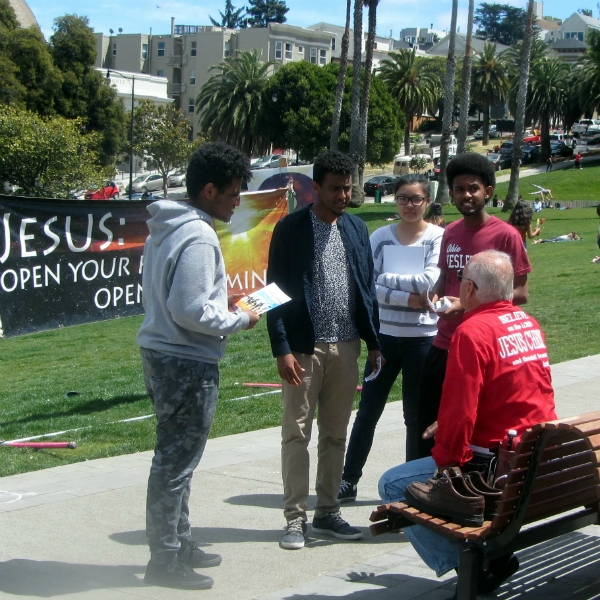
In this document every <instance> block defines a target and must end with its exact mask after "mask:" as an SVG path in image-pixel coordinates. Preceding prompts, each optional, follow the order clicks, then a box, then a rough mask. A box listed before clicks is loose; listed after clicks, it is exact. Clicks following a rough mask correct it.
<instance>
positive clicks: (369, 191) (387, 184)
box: [363, 175, 398, 196]
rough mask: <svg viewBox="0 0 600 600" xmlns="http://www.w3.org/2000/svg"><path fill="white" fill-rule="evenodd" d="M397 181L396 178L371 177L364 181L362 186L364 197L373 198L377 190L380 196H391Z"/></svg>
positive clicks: (385, 176)
mask: <svg viewBox="0 0 600 600" xmlns="http://www.w3.org/2000/svg"><path fill="white" fill-rule="evenodd" d="M397 180H398V178H397V177H390V176H389V175H377V176H375V177H371V179H369V181H366V182H365V184H364V186H363V189H364V190H365V196H374V195H375V192H376V191H377V190H381V195H382V196H387V195H388V194H393V193H394V186H395V185H396V181H397Z"/></svg>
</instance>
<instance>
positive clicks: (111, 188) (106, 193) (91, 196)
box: [85, 181, 120, 200]
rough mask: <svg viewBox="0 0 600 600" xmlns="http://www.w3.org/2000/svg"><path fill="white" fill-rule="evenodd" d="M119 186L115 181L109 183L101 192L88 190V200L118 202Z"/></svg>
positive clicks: (86, 194)
mask: <svg viewBox="0 0 600 600" xmlns="http://www.w3.org/2000/svg"><path fill="white" fill-rule="evenodd" d="M119 193H120V192H119V186H118V185H117V184H116V183H115V182H114V181H107V182H106V183H105V184H104V185H103V186H102V187H101V188H100V189H99V190H96V191H94V190H88V191H87V192H86V193H85V199H86V200H118V199H119Z"/></svg>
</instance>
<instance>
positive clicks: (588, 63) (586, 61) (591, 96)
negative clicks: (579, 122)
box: [571, 31, 600, 120]
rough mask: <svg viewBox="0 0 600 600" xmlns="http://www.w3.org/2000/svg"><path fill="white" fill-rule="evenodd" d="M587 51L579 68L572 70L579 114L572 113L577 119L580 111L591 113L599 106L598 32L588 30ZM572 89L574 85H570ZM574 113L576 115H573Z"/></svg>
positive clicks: (599, 51) (599, 44)
mask: <svg viewBox="0 0 600 600" xmlns="http://www.w3.org/2000/svg"><path fill="white" fill-rule="evenodd" d="M586 42H587V45H588V47H587V51H586V53H585V56H584V57H583V60H582V61H581V69H576V70H574V71H573V75H572V77H573V79H574V80H575V81H576V82H577V86H576V89H577V91H578V99H577V100H578V102H577V107H575V108H579V111H578V112H579V114H576V112H577V111H576V112H575V114H574V115H573V117H574V119H575V120H576V119H578V118H579V116H580V115H581V113H583V112H586V113H593V112H594V111H595V110H598V109H599V108H600V33H599V32H597V31H590V32H589V33H588V37H587V39H586ZM571 89H574V86H572V87H571ZM575 115H576V116H575Z"/></svg>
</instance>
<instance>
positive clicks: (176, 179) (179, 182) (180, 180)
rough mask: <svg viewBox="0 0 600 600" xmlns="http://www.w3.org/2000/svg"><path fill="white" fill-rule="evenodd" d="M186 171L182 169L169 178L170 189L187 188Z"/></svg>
mask: <svg viewBox="0 0 600 600" xmlns="http://www.w3.org/2000/svg"><path fill="white" fill-rule="evenodd" d="M185 173H186V171H185V169H180V170H179V171H175V173H172V174H171V175H169V177H167V186H168V187H182V186H185Z"/></svg>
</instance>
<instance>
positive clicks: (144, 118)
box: [133, 100, 202, 196]
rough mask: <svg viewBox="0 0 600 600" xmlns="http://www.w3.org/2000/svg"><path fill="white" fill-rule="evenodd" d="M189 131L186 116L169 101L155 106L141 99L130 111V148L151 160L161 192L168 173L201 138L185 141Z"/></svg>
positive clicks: (164, 188) (171, 171) (179, 166)
mask: <svg viewBox="0 0 600 600" xmlns="http://www.w3.org/2000/svg"><path fill="white" fill-rule="evenodd" d="M190 131H191V128H190V124H189V123H188V121H187V119H186V118H185V116H184V115H183V113H182V112H181V110H179V109H178V108H176V107H175V106H173V104H169V105H167V106H157V105H155V104H152V102H150V100H142V101H141V102H140V104H139V106H138V107H137V108H136V109H135V111H134V146H133V147H134V151H135V153H136V154H138V155H139V156H147V157H148V158H150V159H151V160H152V162H153V163H154V166H155V167H156V169H157V170H158V172H159V173H160V174H161V175H162V178H163V190H164V192H165V196H166V195H167V179H168V177H169V175H170V174H171V173H173V172H174V171H175V170H176V169H178V168H181V167H182V166H183V165H185V164H187V162H188V159H189V157H190V154H191V153H192V152H193V151H194V149H195V147H197V146H198V144H200V143H201V142H202V139H199V140H197V141H195V142H189V136H190Z"/></svg>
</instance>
